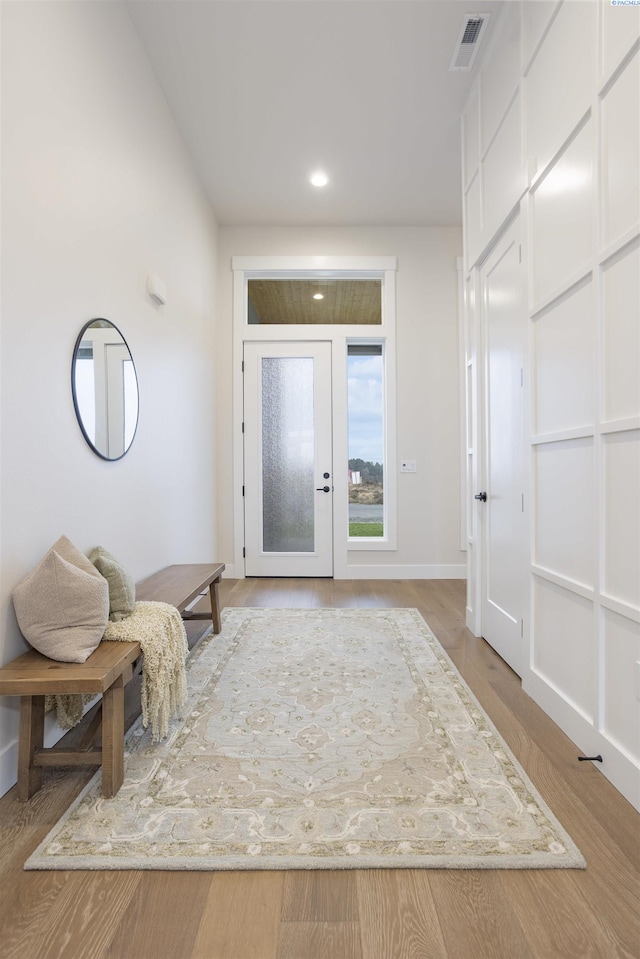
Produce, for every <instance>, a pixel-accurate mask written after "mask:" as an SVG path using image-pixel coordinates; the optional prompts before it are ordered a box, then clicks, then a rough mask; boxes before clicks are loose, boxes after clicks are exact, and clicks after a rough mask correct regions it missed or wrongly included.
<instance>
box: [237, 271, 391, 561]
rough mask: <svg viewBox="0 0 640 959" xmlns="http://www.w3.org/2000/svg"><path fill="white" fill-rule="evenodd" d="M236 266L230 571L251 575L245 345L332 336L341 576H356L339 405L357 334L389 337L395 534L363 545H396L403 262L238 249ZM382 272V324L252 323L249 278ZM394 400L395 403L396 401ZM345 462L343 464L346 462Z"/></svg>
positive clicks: (336, 557) (336, 541) (336, 546)
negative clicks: (399, 273)
mask: <svg viewBox="0 0 640 959" xmlns="http://www.w3.org/2000/svg"><path fill="white" fill-rule="evenodd" d="M231 266H232V270H233V410H232V426H233V490H234V495H233V500H234V501H233V544H234V557H233V564H230V563H227V571H228V572H229V575H233V576H234V577H235V578H237V579H242V578H244V576H245V562H244V556H243V551H244V522H245V520H244V503H243V496H242V486H243V483H244V443H243V436H242V424H243V421H244V402H243V395H244V390H243V373H242V357H243V351H244V344H245V343H246V342H249V341H256V340H258V341H262V342H277V341H280V340H287V341H289V342H292V341H298V342H303V341H305V340H313V341H317V340H327V341H329V342H331V363H332V379H333V383H332V387H333V410H334V416H333V421H334V424H333V425H334V428H333V470H334V487H335V491H334V496H333V578H334V579H348V578H352V577H353V574H352V573H351V572H350V570H349V551H350V549H351V550H353V546H352V547H349V544H348V536H347V530H348V513H349V505H348V497H347V486H346V478H345V484H344V489H343V490H342V491H341V489H340V483H339V478H337V477H336V475H335V473H336V468H337V464H339V463H340V462H341V461H344V463H345V473H346V463H347V459H348V432H347V418H346V415H345V416H344V417H340V416H338V415H336V411H337V410H340V409H343V410H345V411H346V409H347V349H346V347H347V343H349V342H350V341H365V342H366V340H367V339H368V340H369V341H371V342H376V343H377V342H382V343H383V344H384V352H385V375H386V401H385V402H386V404H387V405H386V408H385V423H386V442H385V459H386V464H385V465H386V476H385V481H386V486H385V497H386V498H387V526H388V534H389V535H388V537H386V538H385V540H384V541H378V542H376V543H375V544H374V543H366V544H363V545H362V546H360V545H358V550H363V549H366V550H371V549H375V550H394V549H395V548H396V525H397V524H396V459H397V454H396V425H395V395H396V381H395V375H396V374H395V369H396V348H395V347H396V341H395V331H396V323H395V304H396V294H395V274H396V268H397V261H396V258H395V257H389V256H234V257H232V263H231ZM317 277H323V278H327V277H329V278H336V279H370V278H375V279H381V280H382V323H381V324H380V325H377V326H369V325H359V324H358V325H356V324H354V325H346V324H345V325H339V326H334V325H325V324H317V325H316V324H313V325H305V324H300V325H298V326H291V325H286V324H283V325H275V324H274V325H265V326H260V325H258V324H255V325H254V324H249V322H248V310H247V282H248V280H249V279H265V278H269V279H303V278H317ZM391 405H393V408H392V409H391V408H390V406H391ZM338 468H339V467H338Z"/></svg>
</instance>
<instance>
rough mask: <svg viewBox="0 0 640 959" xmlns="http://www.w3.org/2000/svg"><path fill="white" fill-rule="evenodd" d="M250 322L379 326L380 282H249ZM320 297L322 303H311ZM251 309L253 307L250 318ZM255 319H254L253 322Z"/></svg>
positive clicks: (334, 280) (380, 321) (326, 280)
mask: <svg viewBox="0 0 640 959" xmlns="http://www.w3.org/2000/svg"><path fill="white" fill-rule="evenodd" d="M248 285H249V302H250V309H249V322H250V323H260V324H273V323H284V324H293V323H305V324H309V323H316V324H317V323H328V324H333V325H340V326H344V325H345V324H356V325H363V324H367V325H373V326H380V324H381V323H382V281H381V280H336V279H333V280H330V279H323V278H321V277H319V278H318V279H313V280H249V284H248ZM317 293H321V294H322V299H314V294H317ZM251 307H253V312H254V313H255V315H252V310H251ZM256 317H257V318H256Z"/></svg>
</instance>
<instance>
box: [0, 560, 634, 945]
mask: <svg viewBox="0 0 640 959" xmlns="http://www.w3.org/2000/svg"><path fill="white" fill-rule="evenodd" d="M220 593H221V601H222V605H223V606H276V607H291V606H296V607H307V606H328V607H333V606H336V607H342V606H355V607H358V606H363V607H394V606H409V607H411V606H413V607H416V608H417V609H419V610H420V612H421V613H422V615H423V616H424V618H425V619H426V621H427V623H428V624H429V625H430V626H431V629H432V630H433V632H434V633H435V634H436V636H437V637H438V639H439V640H440V642H441V643H442V645H443V646H444V647H445V649H446V650H447V652H448V653H449V655H450V656H451V658H452V659H453V661H454V662H455V664H456V666H457V667H458V669H459V670H460V672H461V673H462V675H463V676H464V678H465V679H466V680H467V682H468V683H469V685H470V686H471V688H472V689H473V691H474V692H475V694H476V696H477V697H478V699H479V700H480V702H481V703H482V705H483V706H484V708H485V709H486V711H487V712H488V713H489V715H490V717H491V718H492V719H493V721H494V723H495V724H496V726H497V727H498V729H499V730H500V732H501V733H502V735H503V736H504V738H505V739H506V741H507V743H508V744H509V746H510V747H511V749H512V750H513V751H514V752H515V754H516V756H517V757H518V758H519V760H520V762H521V763H522V764H523V766H524V768H525V769H526V770H527V772H528V773H529V775H530V776H531V778H532V779H533V782H534V783H535V784H536V786H537V787H538V789H539V790H540V792H541V793H542V795H543V796H544V798H545V799H546V801H547V802H548V803H549V805H550V806H551V808H552V809H553V811H554V812H555V813H556V815H557V816H558V818H559V819H560V821H561V822H562V824H563V825H564V826H565V827H566V828H567V829H568V831H569V832H570V833H571V835H572V837H573V839H574V840H575V842H576V843H577V844H578V846H579V847H580V849H581V850H582V852H583V854H584V856H585V858H586V860H587V865H588V868H587V869H586V870H585V871H581V870H539V871H533V870H522V871H510V870H505V871H492V870H473V871H471V870H470V871H463V870H459V871H449V870H427V869H425V870H362V871H356V870H345V871H343V872H333V871H332V872H325V871H322V870H319V871H309V872H301V871H295V872H236V873H222V872H219V873H203V872H195V873H175V872H174V873H171V872H133V871H132V872H111V873H110V872H42V873H36V872H24V871H23V869H22V865H23V863H24V860H25V859H26V857H27V856H28V855H29V853H30V852H31V851H32V850H33V848H34V847H35V846H36V844H37V843H38V842H39V841H40V840H41V839H42V838H43V836H44V835H45V833H46V832H47V831H48V830H49V829H50V828H51V826H52V825H53V824H54V823H55V822H56V820H57V819H58V818H59V817H60V815H61V814H62V813H63V812H64V810H65V808H66V807H67V806H68V805H69V803H70V802H71V801H72V799H73V798H74V797H75V796H76V795H77V793H78V792H79V790H80V788H81V787H82V786H83V785H84V783H85V782H86V781H87V779H88V777H89V775H90V773H87V772H83V771H81V770H72V769H67V770H58V771H46V772H45V776H46V780H45V786H44V788H43V789H42V790H41V791H40V792H39V793H38V794H37V795H36V796H34V797H33V798H32V799H31V800H30V801H29V802H28V803H18V801H17V800H16V798H15V795H14V793H15V790H11V792H9V793H8V794H7V795H6V796H5V797H4V798H2V799H1V800H0V956H1V957H2V959H45V957H52V959H53V957H60V959H75V957H77V959H80V957H82V959H103V957H104V959H106V957H109V959H143V957H144V959H147V957H148V959H192V957H193V959H196V957H198V959H316V957H317V959H351V957H353V959H356V957H357V959H418V957H420V959H437V957H457V959H533V957H537V959H564V957H567V959H583V957H596V956H600V957H607V959H613V957H634V959H637V957H639V956H640V923H639V920H638V906H639V902H640V816H638V814H637V813H636V812H635V811H634V810H633V809H632V807H631V806H630V805H629V804H628V803H627V802H626V800H624V799H623V798H622V797H621V796H620V794H619V793H617V792H616V790H615V789H614V788H613V787H612V786H611V785H610V784H609V783H608V781H607V780H606V779H605V778H604V777H603V776H602V775H601V774H600V772H599V771H598V770H597V769H596V768H594V766H592V765H591V764H589V763H579V762H578V761H577V755H578V750H577V748H576V747H575V746H574V745H573V744H572V743H571V742H570V741H569V740H568V739H567V737H566V736H564V734H563V733H561V732H560V730H559V729H558V728H557V727H556V726H555V725H554V723H553V722H552V721H551V720H550V719H549V718H548V717H547V716H546V715H545V714H544V713H543V712H542V711H541V710H540V709H539V708H538V707H537V706H536V705H535V704H534V703H533V701H532V700H531V699H530V698H529V697H528V696H526V695H525V694H524V693H523V692H522V689H521V687H520V682H519V680H518V678H517V677H516V676H515V674H514V673H513V672H511V670H510V669H509V668H508V667H507V666H506V665H505V663H504V662H503V661H502V660H501V659H500V658H499V657H498V656H497V655H496V654H495V653H494V652H493V651H492V650H491V649H490V647H489V646H487V644H486V643H484V642H483V640H480V639H476V638H474V637H473V636H472V635H471V634H470V633H469V631H468V630H467V629H465V626H464V606H465V599H464V583H462V582H459V581H422V580H411V581H395V580H394V581H362V582H344V581H333V580H287V579H280V580H237V581H234V580H225V581H223V583H222V586H221V591H220Z"/></svg>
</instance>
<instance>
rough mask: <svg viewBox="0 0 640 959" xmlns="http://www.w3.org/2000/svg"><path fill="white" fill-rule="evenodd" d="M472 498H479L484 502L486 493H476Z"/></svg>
mask: <svg viewBox="0 0 640 959" xmlns="http://www.w3.org/2000/svg"><path fill="white" fill-rule="evenodd" d="M473 498H474V499H479V500H480V501H481V502H482V503H486V502H487V494H486V493H476V495H475V496H474V497H473Z"/></svg>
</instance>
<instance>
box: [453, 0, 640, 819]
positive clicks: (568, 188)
mask: <svg viewBox="0 0 640 959" xmlns="http://www.w3.org/2000/svg"><path fill="white" fill-rule="evenodd" d="M639 37H640V9H639V8H638V7H637V6H621V5H618V6H612V5H611V3H610V2H609V0H575V2H565V3H547V2H545V3H538V2H525V3H522V4H515V3H514V4H508V5H507V6H506V8H505V12H504V18H503V21H502V24H501V30H500V31H499V32H498V37H497V43H496V45H495V48H494V49H493V50H492V51H490V52H489V55H488V57H487V59H486V60H485V62H484V63H483V65H482V69H481V72H480V77H479V80H478V81H477V83H476V86H475V89H474V91H473V94H472V96H471V98H470V100H469V102H468V104H467V108H466V110H465V115H464V118H463V131H464V138H465V149H464V157H465V183H464V193H465V251H466V266H467V269H468V270H469V276H470V280H469V288H471V287H473V285H474V282H475V281H474V275H475V273H476V272H477V269H478V267H479V264H481V262H482V260H483V258H484V257H485V255H486V251H487V250H488V249H490V248H491V246H492V244H493V243H494V240H495V237H496V235H497V233H498V231H499V230H500V228H501V226H502V224H503V223H504V221H505V218H506V217H507V215H508V214H509V212H510V211H512V210H514V209H517V208H518V205H519V204H520V201H521V200H522V207H521V208H522V214H523V217H524V219H525V222H526V224H527V226H528V240H527V243H526V244H525V254H526V257H527V274H528V301H529V303H528V306H529V309H528V316H529V344H528V375H527V386H528V387H529V406H530V422H529V430H528V439H527V446H528V459H529V461H530V478H529V490H528V496H527V502H528V503H530V512H529V519H530V531H531V549H530V568H529V570H528V571H527V577H528V584H527V585H528V589H529V593H530V617H529V622H528V625H527V629H526V631H525V632H526V635H527V637H528V662H527V665H526V668H525V669H524V671H523V677H522V678H523V686H524V688H525V690H526V691H527V692H529V693H530V695H532V696H533V697H534V698H535V699H536V701H537V702H538V703H540V704H541V705H542V706H543V708H544V709H546V710H547V712H548V713H549V714H550V715H551V716H552V717H553V719H555V721H556V722H558V723H559V725H560V726H561V727H562V728H563V729H564V730H565V732H567V733H568V735H569V736H570V737H571V738H572V739H573V740H574V741H575V742H576V743H577V744H578V746H579V747H580V749H581V750H583V751H584V752H585V753H586V754H587V755H596V754H598V753H601V754H602V756H603V759H604V762H603V765H602V767H598V768H601V769H602V772H603V773H604V774H605V775H606V776H608V777H609V778H610V779H611V781H612V782H613V783H614V784H615V785H616V786H617V787H618V788H619V789H620V790H621V792H623V794H624V795H625V796H627V798H628V799H629V800H630V801H631V802H633V803H634V804H635V805H636V806H638V808H640V775H639V768H640V693H639V692H638V690H639V689H640V685H639V683H640V548H639V545H638V544H639V542H640V513H639V510H638V491H639V490H640V387H639V383H640V334H639V330H640V324H639V316H638V314H639V308H640V289H639V286H638V277H639V274H640V258H639V243H640V173H639V165H638V158H639V156H640V129H639V127H640V42H639V40H638V38H639ZM498 81H499V82H498ZM495 130H497V131H498V132H497V134H494V131H495ZM469 300H470V302H471V297H469ZM477 313H478V310H477V309H475V311H474V314H477ZM468 350H469V352H470V353H471V354H473V352H474V341H473V337H472V336H469V343H468ZM472 388H473V387H472ZM474 575H475V573H474V574H473V575H472V582H471V583H470V587H471V588H470V595H471V596H473V595H474V587H475V586H476V585H477V583H474V582H473V576H474ZM475 595H476V596H477V593H476V594H475ZM470 612H471V613H472V614H474V615H475V616H476V617H477V614H478V610H477V609H476V610H471V611H470ZM481 630H482V624H480V626H479V630H478V631H481Z"/></svg>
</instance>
